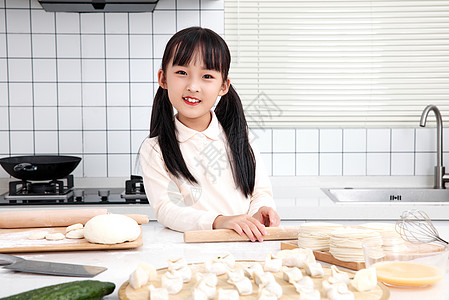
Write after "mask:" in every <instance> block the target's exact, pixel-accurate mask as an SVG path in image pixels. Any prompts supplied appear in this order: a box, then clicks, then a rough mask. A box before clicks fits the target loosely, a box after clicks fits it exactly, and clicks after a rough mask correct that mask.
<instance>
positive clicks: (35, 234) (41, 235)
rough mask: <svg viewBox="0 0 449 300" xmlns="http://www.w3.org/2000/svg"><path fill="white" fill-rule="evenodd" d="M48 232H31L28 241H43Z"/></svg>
mask: <svg viewBox="0 0 449 300" xmlns="http://www.w3.org/2000/svg"><path fill="white" fill-rule="evenodd" d="M47 234H48V231H32V232H31V233H30V234H29V235H28V239H29V240H43V239H45V237H46V236H47Z"/></svg>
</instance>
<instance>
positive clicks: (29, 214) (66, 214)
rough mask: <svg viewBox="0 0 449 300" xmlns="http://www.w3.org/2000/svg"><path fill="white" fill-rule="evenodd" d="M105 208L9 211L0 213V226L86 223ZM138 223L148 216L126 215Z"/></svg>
mask: <svg viewBox="0 0 449 300" xmlns="http://www.w3.org/2000/svg"><path fill="white" fill-rule="evenodd" d="M107 212H108V211H107V210H106V209H69V210H65V209H61V210H32V211H10V212H1V213H0V228H29V227H62V226H70V225H73V224H76V223H82V224H86V222H87V221H89V220H90V219H91V218H93V217H95V216H98V215H104V214H106V213H107ZM127 216H129V217H131V218H133V219H134V220H136V222H137V223H139V224H145V223H148V220H149V218H148V216H146V215H137V214H130V215H127Z"/></svg>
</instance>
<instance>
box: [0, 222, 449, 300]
mask: <svg viewBox="0 0 449 300" xmlns="http://www.w3.org/2000/svg"><path fill="white" fill-rule="evenodd" d="M300 223H302V222H298V221H295V222H293V221H283V222H282V223H281V226H282V225H284V226H290V225H298V224H300ZM340 223H344V224H360V223H363V222H357V221H347V222H340ZM435 225H436V227H437V228H438V230H439V231H440V235H441V236H442V237H443V238H446V239H447V238H449V222H443V221H441V222H439V221H437V222H435ZM142 228H143V246H142V247H140V248H137V249H131V250H109V251H73V252H40V253H28V254H17V255H18V256H21V257H23V258H25V259H35V260H45V261H52V262H65V263H76V264H88V265H97V266H104V267H107V268H108V270H107V271H105V272H103V273H101V274H99V275H98V276H96V277H94V278H93V279H95V280H101V281H111V282H114V283H115V284H116V288H115V290H114V293H113V294H112V295H110V296H107V297H105V299H118V290H119V288H120V286H121V285H122V284H123V283H124V282H125V281H126V280H127V279H128V276H129V274H130V273H131V272H132V271H133V270H134V269H135V268H136V267H137V265H138V264H139V263H140V262H147V263H149V264H152V265H154V266H155V267H156V268H162V267H166V266H167V259H168V258H171V257H176V256H182V257H184V258H185V259H186V260H187V262H188V263H194V262H202V261H204V260H205V259H207V258H212V257H215V256H217V255H220V254H222V253H225V252H230V253H232V254H233V255H234V256H235V258H236V259H237V260H260V261H263V260H264V258H265V256H266V255H267V254H269V253H273V252H277V251H279V250H280V242H279V241H265V242H263V243H250V242H234V243H197V244H185V243H184V242H183V235H182V233H179V232H175V231H172V230H169V229H166V228H164V227H163V226H161V225H160V224H158V223H157V222H150V223H148V224H145V225H143V226H142ZM75 280H80V278H76V277H63V276H47V275H37V274H27V273H20V272H11V271H9V270H6V269H2V268H0V282H1V286H2V288H0V297H5V296H8V295H12V294H16V293H19V292H23V291H27V290H31V289H34V288H39V287H43V286H48V285H52V284H57V283H63V282H68V281H75ZM5 287H7V288H5ZM390 292H391V298H390V299H393V300H397V299H404V300H411V299H432V300H447V299H449V275H448V274H446V277H445V278H444V279H443V280H442V281H440V282H438V283H436V284H435V285H434V286H432V287H427V288H410V289H399V288H390Z"/></svg>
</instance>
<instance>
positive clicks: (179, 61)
mask: <svg viewBox="0 0 449 300" xmlns="http://www.w3.org/2000/svg"><path fill="white" fill-rule="evenodd" d="M196 55H201V56H202V58H203V63H204V65H205V66H206V68H207V69H209V70H215V71H218V72H220V73H221V74H222V75H223V80H224V79H226V78H227V77H228V70H229V66H230V63H231V55H230V52H229V49H228V46H227V45H226V43H225V42H224V41H223V39H222V38H221V37H220V36H219V35H218V34H216V33H215V32H213V31H212V30H209V29H207V28H201V27H190V28H186V29H184V30H181V31H179V32H178V33H176V34H175V35H174V36H173V37H172V38H171V39H170V41H169V42H168V44H167V48H166V51H165V53H164V57H163V59H162V69H163V70H166V67H167V64H168V63H169V61H170V59H171V58H173V65H179V66H185V65H188V64H189V63H190V62H191V61H192V59H195V56H196Z"/></svg>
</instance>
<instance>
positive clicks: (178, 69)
mask: <svg viewBox="0 0 449 300" xmlns="http://www.w3.org/2000/svg"><path fill="white" fill-rule="evenodd" d="M158 81H159V85H160V86H161V87H162V88H164V89H167V91H168V97H169V99H170V102H171V104H172V105H173V107H174V108H176V110H177V111H178V120H179V121H180V122H181V123H183V124H184V125H186V126H187V127H189V128H192V129H195V130H197V131H203V130H205V129H206V128H207V127H208V126H209V123H210V121H211V115H210V110H211V108H212V107H213V106H214V104H215V101H216V100H217V97H218V96H223V95H225V94H226V93H227V92H228V90H229V85H230V80H229V79H227V80H225V81H223V77H222V75H221V73H220V72H218V71H216V70H208V69H206V67H205V66H204V64H203V61H202V59H201V57H200V55H196V56H195V57H194V58H193V59H192V60H191V62H190V63H189V64H188V65H186V66H178V65H172V61H170V63H169V64H168V65H167V70H166V72H164V71H163V70H159V72H158Z"/></svg>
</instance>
